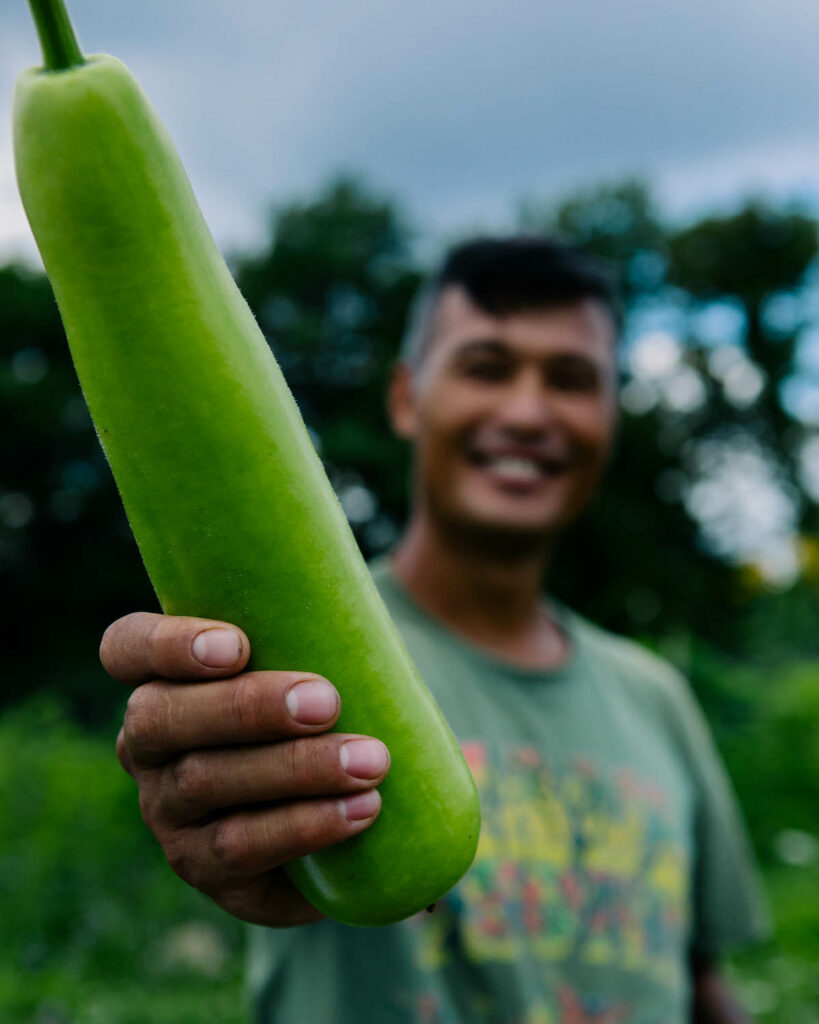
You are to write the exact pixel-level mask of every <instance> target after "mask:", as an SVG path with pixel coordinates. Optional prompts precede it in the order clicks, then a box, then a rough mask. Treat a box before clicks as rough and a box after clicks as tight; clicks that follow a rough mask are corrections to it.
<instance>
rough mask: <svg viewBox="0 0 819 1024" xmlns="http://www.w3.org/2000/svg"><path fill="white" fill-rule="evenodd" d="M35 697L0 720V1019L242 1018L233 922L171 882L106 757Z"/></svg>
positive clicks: (162, 1023) (141, 1022) (53, 706)
mask: <svg viewBox="0 0 819 1024" xmlns="http://www.w3.org/2000/svg"><path fill="white" fill-rule="evenodd" d="M115 735H116V728H115V727H112V728H111V729H110V730H106V731H105V732H104V733H102V734H97V735H89V734H88V733H86V732H85V731H84V730H83V729H82V728H81V727H80V726H78V725H77V724H76V723H75V722H72V721H71V720H70V719H69V718H68V717H67V716H66V715H65V713H64V712H63V711H62V710H60V708H59V705H58V704H57V703H56V702H55V701H52V700H50V699H48V698H36V699H34V700H32V701H30V702H29V703H28V704H26V705H25V706H23V707H20V708H17V709H15V710H14V711H12V712H9V713H8V714H7V715H6V716H5V718H4V720H3V721H2V722H0V806H2V807H3V814H2V816H1V817H0V918H2V920H3V922H4V927H3V928H2V929H0V950H2V954H1V955H0V1020H3V1021H4V1022H8V1024H28V1022H32V1024H35V1022H37V1024H40V1022H42V1021H49V1022H53V1024H63V1022H64V1024H69V1022H71V1024H97V1022H99V1024H148V1022H153V1021H155V1022H156V1024H166V1022H169V1021H173V1022H174V1024H177V1022H179V1024H201V1021H203V1020H219V1021H220V1022H222V1021H224V1022H225V1024H239V1022H240V1021H244V1020H246V1007H245V1005H244V1002H243V995H242V988H241V981H240V975H241V925H239V923H238V922H235V921H233V920H232V919H230V918H229V917H227V915H225V914H223V913H222V912H221V911H220V910H218V909H217V908H216V907H215V906H214V905H213V904H211V903H210V902H209V901H208V900H207V899H206V898H205V897H203V896H200V895H199V894H198V893H196V892H194V891H193V890H191V889H189V888H188V887H187V886H185V885H183V884H181V883H180V882H179V879H177V878H176V876H175V875H174V874H173V872H172V871H171V870H170V868H169V867H168V865H167V863H166V862H165V859H164V857H163V855H162V852H161V851H160V849H159V847H158V846H157V844H156V843H155V842H154V840H153V837H152V836H151V835H150V833H149V832H148V830H147V828H146V827H145V826H144V825H143V823H142V819H141V818H140V816H139V812H138V808H137V800H136V787H135V786H134V784H133V783H132V782H131V780H130V779H129V778H128V776H126V775H125V773H124V772H123V771H122V770H121V768H120V767H119V765H118V763H117V761H116V757H115V756H114V753H113V744H114V737H115Z"/></svg>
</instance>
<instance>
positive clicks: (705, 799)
mask: <svg viewBox="0 0 819 1024" xmlns="http://www.w3.org/2000/svg"><path fill="white" fill-rule="evenodd" d="M668 692H669V694H670V697H671V703H672V705H673V711H672V715H673V722H672V723H671V724H672V727H673V728H674V730H675V732H676V733H677V735H678V737H679V741H680V744H681V747H682V752H683V756H684V757H685V758H686V760H687V761H688V764H689V767H690V771H691V776H692V779H693V780H694V785H695V790H696V800H697V803H696V807H697V810H696V824H695V828H696V833H695V839H696V846H695V850H696V852H695V860H694V867H693V890H692V896H693V922H692V952H693V953H694V954H697V955H700V956H705V957H709V958H713V957H717V956H719V955H720V954H723V953H726V952H728V951H729V950H731V949H734V948H736V947H738V946H742V945H745V944H747V943H750V942H754V941H759V940H761V939H764V938H765V937H767V936H768V935H769V934H770V931H771V925H770V917H769V913H768V907H767V901H766V898H765V895H764V891H763V889H762V884H761V880H760V877H759V873H758V870H757V867H756V863H755V859H754V855H753V852H752V850H751V844H750V841H749V838H748V834H747V831H746V828H745V823H744V821H743V819H742V814H741V812H740V809H739V805H738V803H737V799H736V796H735V794H734V791H733V787H732V786H731V782H730V780H729V778H728V774H727V772H726V770H725V767H724V766H723V763H722V760H721V758H720V756H719V753H718V752H717V749H716V746H715V744H714V740H713V738H712V736H711V733H710V730H709V728H708V725H707V723H706V721H705V716H704V715H703V713H702V710H701V708H700V706H699V704H698V703H697V701H696V698H695V697H694V694H693V693H692V691H691V688H690V686H689V685H688V683H687V682H686V681H685V680H684V679H682V678H681V677H678V676H677V675H676V673H674V675H673V677H672V678H671V680H670V687H669V691H668Z"/></svg>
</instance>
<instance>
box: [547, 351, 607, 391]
mask: <svg viewBox="0 0 819 1024" xmlns="http://www.w3.org/2000/svg"><path fill="white" fill-rule="evenodd" d="M547 378H548V383H549V384H550V385H551V387H553V388H559V389H560V390H561V391H579V392H594V391H598V390H599V389H600V373H599V371H598V369H597V367H596V366H595V365H594V364H593V363H589V362H587V361H586V360H585V359H565V360H560V361H559V362H557V363H555V364H554V365H552V366H550V367H549V370H548V372H547Z"/></svg>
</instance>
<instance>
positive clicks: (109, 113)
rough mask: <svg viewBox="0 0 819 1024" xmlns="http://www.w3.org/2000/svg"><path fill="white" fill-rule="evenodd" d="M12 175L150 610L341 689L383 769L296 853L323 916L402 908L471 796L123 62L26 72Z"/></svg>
mask: <svg viewBox="0 0 819 1024" xmlns="http://www.w3.org/2000/svg"><path fill="white" fill-rule="evenodd" d="M14 145H15V159H16V167H17V178H18V184H19V188H20V193H21V195H22V198H23V203H24V206H25V209H26V213H27V215H28V218H29V222H30V224H31V227H32V230H33V232H34V236H35V239H36V240H37V244H38V246H39V249H40V252H41V254H42V258H43V261H44V263H45V267H46V271H47V273H48V276H49V279H50V281H51V284H52V287H53V289H54V292H55V295H56V298H57V302H58V305H59V308H60V313H61V315H62V319H63V323H64V325H65V329H66V333H67V336H68V340H69V344H70V347H71V352H72V356H73V359H74V364H75V366H76V370H77V374H78V376H79V379H80V383H81V385H82V388H83V392H84V394H85V398H86V401H87V403H88V407H89V410H90V412H91V415H92V418H93V420H94V424H95V426H96V429H97V433H98V435H99V438H100V441H101V443H102V446H103V448H104V450H105V453H106V456H107V458H108V461H109V463H110V466H111V469H112V471H113V474H114V477H115V480H116V482H117V486H118V488H119V491H120V494H121V497H122V500H123V504H124V506H125V510H126V513H127V515H128V518H129V521H130V524H131V527H132V529H133V532H134V535H135V537H136V540H137V543H138V545H139V548H140V551H141V554H142V557H143V560H144V562H145V566H146V568H147V570H148V573H149V575H150V578H151V581H152V583H153V585H154V588H155V590H156V592H157V595H158V597H159V600H160V603H161V605H162V608H163V610H164V611H165V612H167V613H169V614H172V615H196V616H203V617H207V618H214V619H220V620H225V621H228V622H233V623H236V624H237V625H239V626H241V627H242V628H243V629H244V630H245V631H246V633H247V634H248V636H249V638H250V642H251V648H252V655H253V657H252V664H251V666H250V667H251V668H256V669H297V670H303V671H310V672H316V673H319V674H321V675H323V676H325V677H326V678H328V679H330V680H331V681H332V682H333V683H334V685H335V686H336V688H337V689H338V691H339V693H340V695H341V701H342V713H341V717H340V719H339V721H338V724H337V726H336V729H337V730H339V731H342V732H351V733H362V734H365V735H372V736H377V737H378V738H380V739H381V740H383V741H384V742H385V743H386V744H387V747H388V748H389V750H390V756H391V762H392V767H391V770H390V772H389V774H388V776H387V778H386V779H385V780H384V782H383V783H382V784H381V786H380V787H379V790H380V792H381V795H382V810H381V813H380V815H379V817H378V818H377V819H376V821H375V822H374V823H373V825H372V826H370V828H368V829H367V830H366V831H364V832H363V833H361V834H360V835H358V836H355V837H353V838H351V839H349V840H347V841H346V842H344V843H341V844H339V845H337V846H334V847H330V848H328V849H326V850H323V851H320V852H319V853H316V854H313V855H311V856H308V857H305V858H302V859H301V860H298V861H295V862H293V863H291V864H290V865H288V867H287V870H288V873H289V875H290V877H291V879H292V880H293V882H294V883H295V884H296V885H297V886H298V888H299V889H300V890H301V891H302V893H303V894H304V895H305V896H306V897H307V898H308V899H309V900H310V902H311V903H313V904H314V905H315V906H316V907H317V908H318V909H319V910H321V911H322V912H324V913H325V914H327V915H329V916H331V917H333V918H336V919H337V920H339V921H342V922H345V923H348V924H355V925H380V924H387V923H390V922H393V921H397V920H400V919H402V918H405V917H407V916H409V915H411V914H413V913H415V912H416V911H418V910H420V909H422V908H424V907H426V906H428V905H429V904H431V903H433V902H434V901H435V900H437V899H439V898H440V897H441V896H442V895H443V894H444V893H445V892H446V891H447V890H448V889H450V888H451V886H452V885H454V883H455V882H456V881H457V880H458V879H459V878H460V877H461V875H462V874H463V873H464V872H465V871H466V869H467V868H468V867H469V865H470V864H471V862H472V859H473V857H474V853H475V848H476V845H477V841H478V833H479V828H480V812H479V805H478V798H477V793H476V790H475V786H474V782H473V780H472V777H471V774H470V772H469V769H468V767H467V765H466V762H465V761H464V759H463V756H462V755H461V752H460V750H459V748H458V745H457V741H456V740H455V737H454V736H453V734H452V732H451V730H450V729H449V726H448V725H447V723H446V722H445V720H444V718H443V715H442V714H441V712H440V710H439V708H438V706H437V704H436V703H435V701H434V699H433V697H432V696H431V694H430V693H429V691H428V690H427V688H426V686H425V685H424V683H423V682H422V680H421V679H420V676H419V675H418V672H417V670H416V668H415V666H414V665H413V663H412V661H411V659H410V657H409V654H408V653H407V651H406V648H405V646H404V644H403V641H402V640H401V638H400V637H399V635H398V632H397V630H396V628H395V626H394V625H393V623H392V621H391V619H390V617H389V614H388V613H387V611H386V608H385V607H384V605H383V602H382V601H381V599H380V597H379V595H378V592H377V590H376V589H375V586H374V584H373V583H372V580H371V579H370V575H369V572H368V570H367V568H366V566H365V564H364V562H363V559H362V558H361V555H360V553H359V551H358V549H357V546H356V544H355V540H354V538H353V536H352V533H351V531H350V529H349V526H348V525H347V522H346V520H345V517H344V514H343V512H342V510H341V508H340V506H339V504H338V501H337V499H336V497H335V495H334V493H333V491H332V488H331V486H330V483H329V481H328V479H327V477H326V474H325V472H324V470H323V468H322V465H321V462H320V460H319V458H318V456H317V455H316V452H315V450H314V447H313V444H312V442H311V441H310V438H309V435H308V433H307V430H306V428H305V426H304V423H303V421H302V418H301V415H300V414H299V411H298V409H297V407H296V404H295V402H294V400H293V398H292V395H291V394H290V392H289V389H288V387H287V385H286V383H285V381H284V379H283V377H282V375H281V372H280V370H279V368H278V366H277V364H276V362H275V359H274V358H273V356H272V354H271V352H270V349H269V347H268V345H267V343H266V341H265V339H264V337H263V335H262V334H261V331H260V330H259V328H258V326H257V324H256V322H255V320H254V318H253V316H252V314H251V312H250V310H249V308H248V306H247V304H246V303H245V301H244V299H243V298H242V296H241V294H240V293H239V291H238V289H237V287H236V285H235V284H234V282H233V279H232V277H231V275H230V273H229V271H228V269H227V267H226V265H225V263H224V261H223V259H222V257H221V255H220V253H219V251H218V249H217V247H216V245H215V243H214V241H213V239H212V237H211V235H210V233H209V231H208V229H207V227H206V225H205V222H204V219H203V217H202V214H201V212H200V210H199V208H198V205H197V203H196V200H195V198H194V195H193V192H192V190H191V187H190V184H189V182H188V179H187V176H186V174H185V171H184V169H183V167H182V164H181V162H180V160H179V157H178V155H177V153H176V151H175V149H174V147H173V145H172V143H171V141H170V139H169V137H168V135H167V133H166V131H165V129H164V128H163V126H162V124H161V123H160V121H159V119H158V117H157V115H156V113H155V112H154V110H153V109H152V107H151V106H150V104H149V102H148V100H147V99H146V97H145V95H144V94H143V93H142V91H141V89H140V87H139V85H138V84H137V82H136V80H135V79H134V78H133V76H132V75H131V73H130V72H129V71H128V69H127V68H126V67H125V66H124V65H123V64H122V63H121V62H120V61H118V60H116V59H115V58H113V57H110V56H107V55H95V56H91V57H88V58H85V59H84V62H83V63H81V64H75V65H74V66H72V67H68V68H64V69H62V70H44V69H42V68H33V69H29V70H28V71H25V72H23V74H22V75H21V76H20V77H19V79H18V82H17V87H16V92H15V103H14Z"/></svg>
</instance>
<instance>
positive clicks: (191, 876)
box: [162, 841, 204, 891]
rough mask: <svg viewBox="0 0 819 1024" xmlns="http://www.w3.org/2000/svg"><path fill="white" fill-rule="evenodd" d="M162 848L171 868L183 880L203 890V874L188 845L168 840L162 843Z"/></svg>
mask: <svg viewBox="0 0 819 1024" xmlns="http://www.w3.org/2000/svg"><path fill="white" fill-rule="evenodd" d="M162 848H163V851H164V853H165V858H166V860H167V861H168V864H170V866H171V870H172V871H173V872H174V873H175V874H177V875H179V877H180V878H181V879H182V881H183V882H187V883H188V885H192V886H193V887H194V888H195V889H200V890H203V891H204V874H203V872H202V871H201V870H200V868H199V867H198V861H197V858H196V857H194V856H192V854H191V851H190V849H189V848H188V846H187V845H186V844H185V843H184V842H181V841H177V842H170V841H169V842H166V843H164V844H163V847H162Z"/></svg>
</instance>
